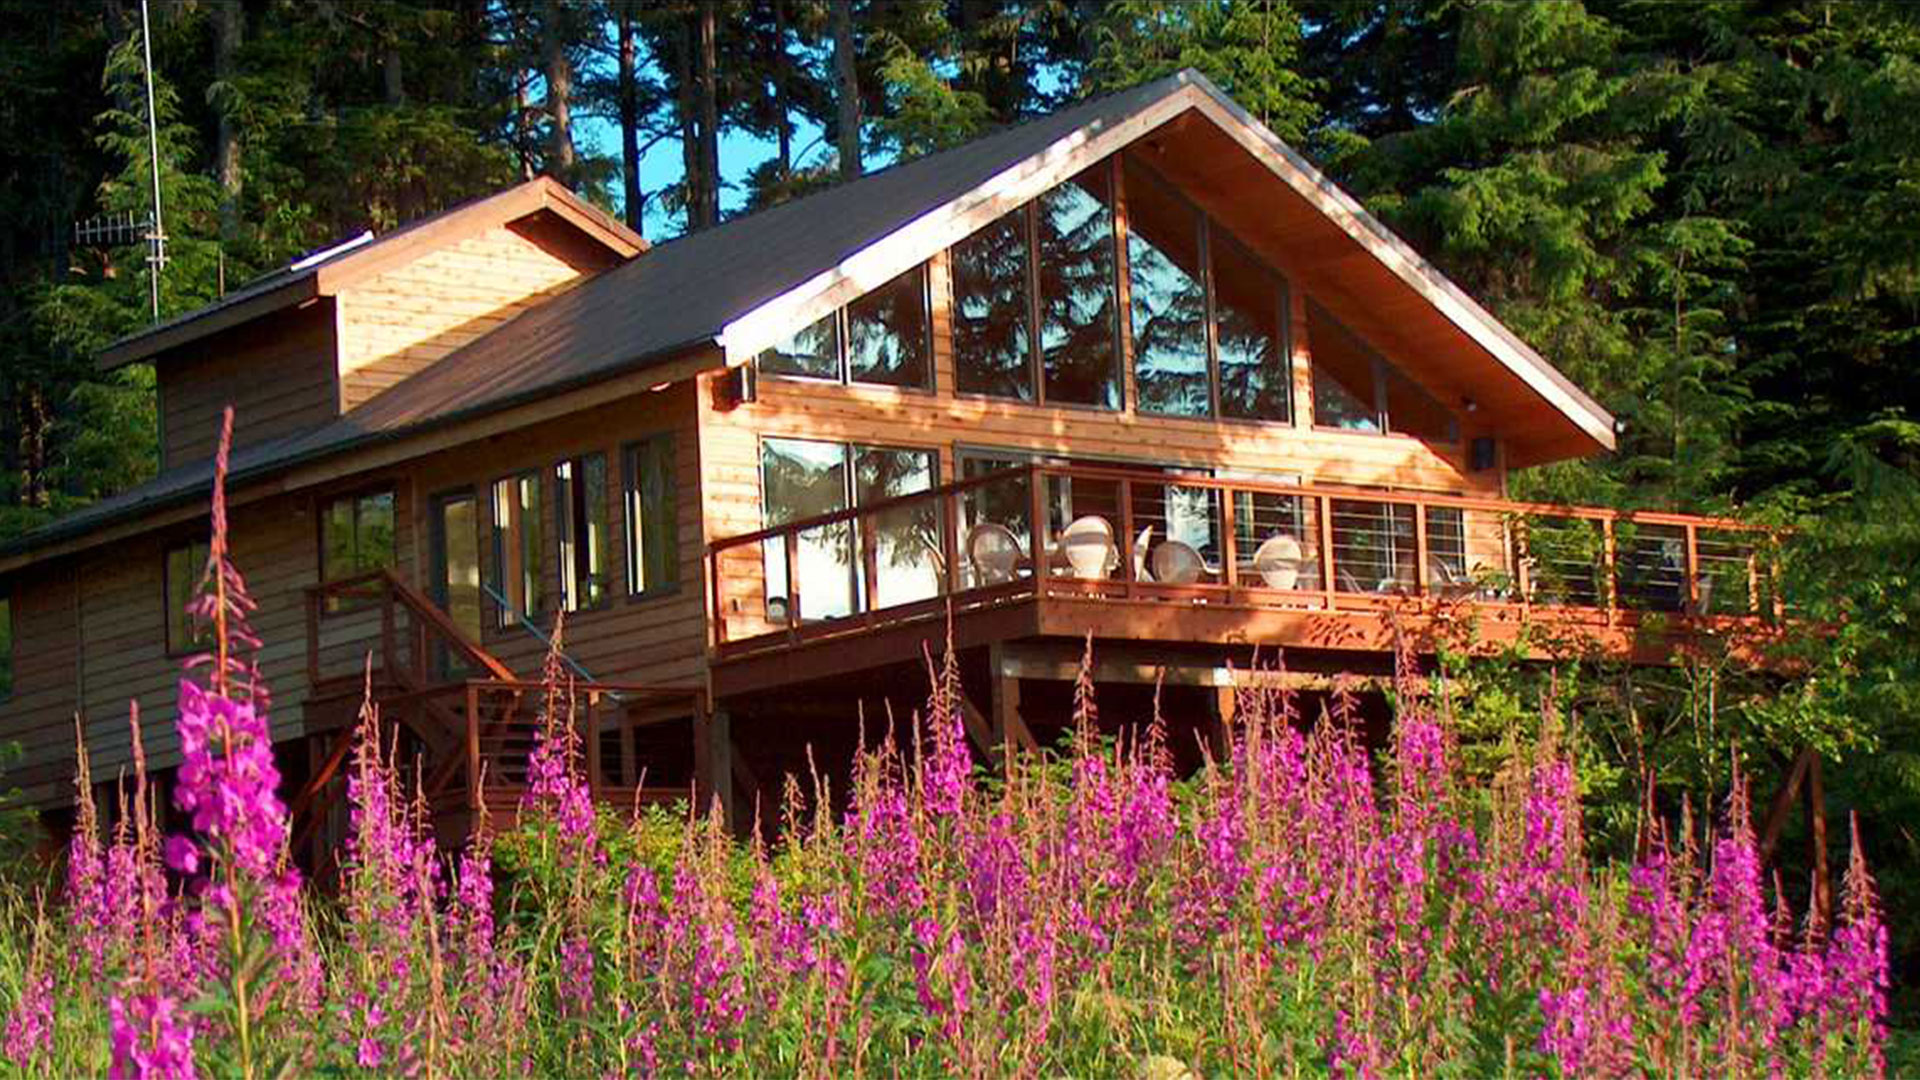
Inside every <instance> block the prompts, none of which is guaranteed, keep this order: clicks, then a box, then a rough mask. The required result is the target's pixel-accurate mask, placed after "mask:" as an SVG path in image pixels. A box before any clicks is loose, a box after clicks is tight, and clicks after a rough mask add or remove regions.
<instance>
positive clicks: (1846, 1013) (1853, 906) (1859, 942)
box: [1822, 818, 1888, 1075]
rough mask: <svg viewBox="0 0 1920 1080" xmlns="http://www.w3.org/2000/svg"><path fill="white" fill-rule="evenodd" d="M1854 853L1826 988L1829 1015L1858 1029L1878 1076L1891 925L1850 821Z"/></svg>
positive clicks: (1867, 1060)
mask: <svg viewBox="0 0 1920 1080" xmlns="http://www.w3.org/2000/svg"><path fill="white" fill-rule="evenodd" d="M1852 834H1853V838H1852V850H1851V851H1850V853H1849V855H1848V858H1847V875H1846V878H1845V879H1844V880H1843V881H1842V884H1841V903H1840V918H1839V920H1838V923H1839V925H1837V926H1836V927H1835V928H1834V932H1833V936H1832V937H1831V938H1830V939H1829V940H1828V942H1827V953H1826V964H1825V970H1824V971H1823V972H1822V981H1823V983H1824V984H1825V990H1826V996H1827V1001H1828V1006H1827V1007H1828V1009H1829V1010H1830V1013H1829V1016H1830V1017H1832V1023H1833V1024H1834V1025H1835V1026H1841V1025H1856V1031H1857V1032H1858V1034H1859V1035H1860V1036H1861V1038H1860V1040H1859V1042H1860V1047H1861V1051H1862V1055H1863V1057H1864V1058H1865V1065H1866V1067H1867V1068H1868V1069H1870V1070H1871V1071H1872V1072H1873V1073H1874V1074H1875V1075H1878V1074H1880V1073H1883V1072H1885V1071H1886V1058H1885V1053H1884V1050H1883V1047H1884V1045H1885V1043H1886V1038H1887V986H1888V978H1887V927H1886V924H1885V923H1884V922H1882V921H1881V916H1880V901H1879V897H1878V896H1877V895H1876V891H1875V889H1874V883H1873V875H1872V874H1871V873H1869V872H1868V870H1867V859H1866V855H1865V853H1864V852H1863V850H1862V849H1861V847H1860V822H1859V819H1858V818H1855V819H1854V820H1853V822H1852Z"/></svg>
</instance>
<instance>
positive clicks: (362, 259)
mask: <svg viewBox="0 0 1920 1080" xmlns="http://www.w3.org/2000/svg"><path fill="white" fill-rule="evenodd" d="M543 211H544V212H546V213H549V214H552V215H553V216H554V217H556V218H558V219H559V220H561V221H564V222H566V223H567V224H568V225H570V226H572V227H573V228H574V229H575V230H577V231H578V232H580V233H581V234H582V235H584V236H586V237H588V238H589V239H591V240H593V241H594V242H596V243H598V244H600V245H601V246H602V247H605V248H606V249H607V250H608V251H609V252H611V253H612V254H613V255H615V256H617V257H619V258H621V259H626V258H631V257H632V256H634V255H637V254H639V253H640V252H642V251H645V250H646V249H647V242H646V241H645V240H643V239H641V238H640V236H639V235H638V234H636V233H635V232H634V231H633V230H631V229H629V228H627V227H626V225H624V224H622V223H621V222H619V221H616V220H614V219H613V218H612V217H610V216H608V215H607V214H606V212H605V211H602V210H601V209H600V208H599V207H596V206H594V205H593V204H591V203H589V202H587V201H585V200H584V199H582V198H580V197H579V196H578V195H575V194H574V193H573V192H571V191H569V190H567V188H566V186H565V185H563V184H561V183H560V182H559V181H557V180H554V179H553V178H552V177H548V176H537V177H534V178H533V179H532V180H528V181H527V182H525V183H523V184H516V185H514V186H513V187H510V188H508V189H506V190H505V191H500V192H495V193H494V194H492V195H486V196H483V197H481V198H478V199H471V200H469V201H467V202H464V203H461V204H460V205H458V206H454V207H451V208H449V209H447V210H443V211H441V212H440V213H438V214H434V215H432V216H430V217H425V218H421V219H420V220H419V221H415V222H411V223H409V224H407V225H404V226H401V227H400V228H398V229H395V230H393V231H392V232H390V233H385V234H383V235H380V236H372V234H368V233H363V234H362V235H361V236H359V237H356V238H354V239H352V240H348V241H346V242H345V243H340V244H335V245H333V246H332V247H329V248H326V249H324V250H322V251H318V252H315V253H313V254H311V255H307V256H305V257H303V258H300V259H297V260H295V261H294V262H292V263H291V264H289V265H287V266H285V267H282V268H281V269H278V270H273V271H270V272H268V273H265V274H262V275H260V276H259V277H257V278H255V279H253V280H252V281H249V282H247V283H246V284H244V285H242V286H240V287H239V288H237V289H234V290H233V291H232V292H229V293H228V294H226V295H225V296H223V297H221V298H220V299H219V300H216V301H215V302H213V303H211V304H208V305H206V306H204V307H200V308H196V309H194V310H193V311H189V312H186V313H185V314H182V315H176V316H174V317H173V318H171V319H167V320H165V321H163V322H159V323H156V324H154V325H152V326H149V327H145V328H143V329H141V330H137V331H135V332H134V333H131V334H128V335H127V336H126V337H123V338H121V339H120V340H118V341H116V342H114V343H113V344H111V345H108V346H107V347H106V348H105V349H103V350H101V352H100V355H99V357H98V358H97V359H96V363H97V364H98V366H99V367H100V368H101V369H102V370H111V369H113V368H117V367H123V366H125V365H127V364H132V363H138V362H139V361H142V360H151V359H153V358H154V357H156V356H158V355H160V354H161V353H163V352H166V351H168V350H169V349H174V348H177V347H179V346H181V345H185V344H187V343H189V342H192V341H195V340H198V339H199V338H202V337H205V336H207V335H208V334H212V333H215V332H217V331H220V330H224V329H227V328H228V327H231V326H235V325H238V324H240V323H242V322H246V321H248V320H250V319H253V318H256V317H258V316H260V315H264V314H266V313H268V312H270V311H276V310H279V309H281V308H285V307H291V306H293V305H295V304H299V303H304V302H305V301H307V300H309V299H311V298H313V297H316V296H331V295H334V294H335V293H337V292H338V291H339V290H340V289H342V288H344V287H346V286H348V285H351V284H352V283H353V282H355V281H360V280H363V279H365V278H367V277H369V276H371V275H373V274H377V273H379V272H380V271H382V270H389V269H392V268H393V267H394V266H395V265H396V264H398V263H402V262H405V261H408V260H409V259H412V258H415V257H417V256H419V255H420V254H421V253H422V252H423V251H426V250H431V249H433V248H437V247H442V246H444V245H446V244H449V243H454V242H457V241H459V240H461V239H464V238H466V237H468V236H472V235H475V234H477V233H480V232H483V231H485V230H487V229H489V228H494V227H496V226H501V225H507V224H510V223H512V222H515V221H519V220H521V219H523V218H527V217H530V216H532V215H534V214H538V213H541V212H543Z"/></svg>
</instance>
